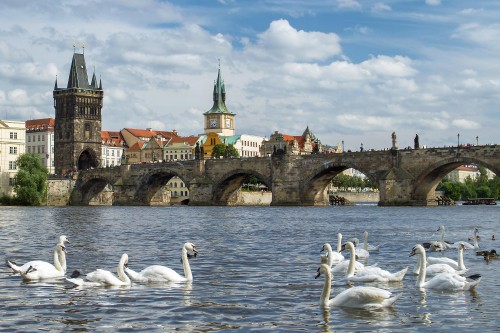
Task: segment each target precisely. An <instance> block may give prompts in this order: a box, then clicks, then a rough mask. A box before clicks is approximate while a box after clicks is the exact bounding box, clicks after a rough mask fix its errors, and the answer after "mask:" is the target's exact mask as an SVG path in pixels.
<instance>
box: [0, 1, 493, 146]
mask: <svg viewBox="0 0 500 333" xmlns="http://www.w3.org/2000/svg"><path fill="white" fill-rule="evenodd" d="M0 14H1V17H2V20H1V21H0V119H7V120H21V121H25V120H28V119H38V118H47V117H55V114H54V107H53V97H52V92H53V89H54V82H55V80H56V77H57V79H58V84H59V87H65V86H66V84H67V80H68V76H69V67H70V64H71V59H72V56H73V52H78V53H81V52H84V53H85V59H86V62H87V68H88V71H89V78H90V77H91V76H92V73H93V72H94V70H95V73H96V76H97V77H98V78H100V79H101V80H102V85H103V89H104V95H105V98H104V106H103V110H102V129H103V130H111V131H118V130H121V129H122V128H142V129H144V128H149V127H150V128H153V129H155V130H165V131H171V130H174V129H175V130H177V132H178V133H179V134H180V135H182V136H188V135H197V134H200V133H203V128H204V123H203V119H204V118H203V113H204V112H206V111H208V110H209V109H210V108H211V107H212V104H213V101H212V91H213V84H214V81H215V80H216V78H217V71H218V69H219V63H220V70H221V75H222V78H223V79H224V82H225V87H226V105H227V107H228V109H229V110H230V111H231V112H233V113H235V114H236V118H235V126H236V134H252V135H259V136H266V137H269V136H270V135H271V134H273V133H274V132H275V131H279V132H281V133H284V134H289V135H301V134H302V133H303V132H304V130H305V129H306V127H307V126H309V128H310V130H311V131H312V132H313V133H314V134H315V135H316V137H317V138H318V139H319V140H320V141H321V142H322V143H323V144H326V145H332V146H334V145H337V144H340V143H341V142H344V148H345V150H348V149H350V150H353V151H356V150H359V147H360V146H361V144H363V147H364V149H384V148H390V147H391V133H393V132H395V133H396V135H397V145H398V147H399V148H404V147H408V146H413V144H414V137H415V135H416V134H418V135H419V142H420V145H421V146H424V145H425V146H428V147H442V146H450V145H457V144H458V143H460V144H467V143H470V144H476V143H479V144H490V143H497V142H498V141H499V139H498V136H499V134H498V132H499V131H498V125H499V118H500V112H499V111H500V110H499V107H500V65H499V55H500V20H499V17H500V1H492V0H474V1H462V0H418V1H417V0H385V1H384V0H381V1H371V0H324V1H318V0H245V1H243V0H198V1H195V0H172V1H160V0H141V1H137V0H72V1H57V0H50V1H49V0H37V1H31V0H2V1H0ZM74 44H75V45H76V47H75V48H74V47H73V45H74ZM82 46H84V48H83V47H82Z"/></svg>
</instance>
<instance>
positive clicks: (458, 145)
mask: <svg viewBox="0 0 500 333" xmlns="http://www.w3.org/2000/svg"><path fill="white" fill-rule="evenodd" d="M457 140H458V141H457V147H460V133H458V134H457Z"/></svg>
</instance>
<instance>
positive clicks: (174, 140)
mask: <svg viewBox="0 0 500 333" xmlns="http://www.w3.org/2000/svg"><path fill="white" fill-rule="evenodd" d="M199 138H200V137H198V136H177V137H173V138H172V140H171V141H170V144H172V143H179V142H181V143H182V142H187V143H188V144H189V145H191V146H192V145H194V144H195V143H196V141H198V139H199Z"/></svg>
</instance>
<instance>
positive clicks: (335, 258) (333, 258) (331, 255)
mask: <svg viewBox="0 0 500 333" xmlns="http://www.w3.org/2000/svg"><path fill="white" fill-rule="evenodd" d="M341 247H342V234H341V233H338V234H337V251H333V249H332V246H331V245H330V244H329V243H325V244H323V247H322V248H321V251H320V252H323V251H326V253H327V256H328V265H329V266H330V267H332V266H333V264H334V263H338V262H341V261H344V256H343V255H342V253H340V248H341Z"/></svg>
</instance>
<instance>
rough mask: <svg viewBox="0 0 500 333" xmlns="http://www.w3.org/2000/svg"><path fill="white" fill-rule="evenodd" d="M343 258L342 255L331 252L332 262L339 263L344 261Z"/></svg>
mask: <svg viewBox="0 0 500 333" xmlns="http://www.w3.org/2000/svg"><path fill="white" fill-rule="evenodd" d="M344 259H345V258H344V256H343V255H342V253H338V252H332V261H333V262H341V261H344Z"/></svg>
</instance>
